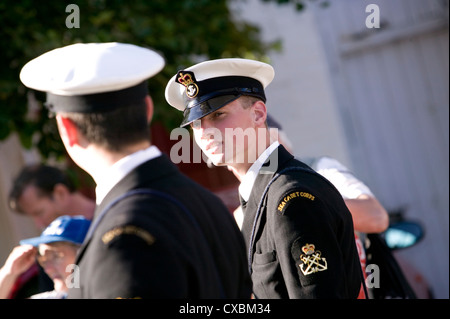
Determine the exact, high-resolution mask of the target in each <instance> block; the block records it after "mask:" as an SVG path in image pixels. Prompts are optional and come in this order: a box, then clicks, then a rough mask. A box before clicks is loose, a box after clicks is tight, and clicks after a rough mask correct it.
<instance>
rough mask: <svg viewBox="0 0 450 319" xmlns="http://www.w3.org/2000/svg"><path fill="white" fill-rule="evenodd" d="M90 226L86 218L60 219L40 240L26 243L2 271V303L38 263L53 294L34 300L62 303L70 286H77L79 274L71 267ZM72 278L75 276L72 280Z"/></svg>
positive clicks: (17, 250)
mask: <svg viewBox="0 0 450 319" xmlns="http://www.w3.org/2000/svg"><path fill="white" fill-rule="evenodd" d="M90 224H91V222H90V221H89V220H88V219H86V218H84V217H83V216H60V217H58V218H57V219H55V220H54V221H53V222H52V223H51V224H50V225H49V226H48V227H47V228H46V229H45V230H44V231H43V232H42V234H41V236H39V237H34V238H29V239H24V240H21V241H20V246H17V247H15V248H14V249H13V250H12V252H11V254H10V255H9V257H8V259H7V260H6V262H5V264H4V265H3V267H2V268H1V269H0V299H6V298H9V297H10V295H11V290H12V288H13V286H14V283H15V281H16V280H17V278H18V277H19V276H20V275H21V274H22V273H24V272H25V271H26V270H27V269H28V268H29V267H31V266H32V265H33V264H34V262H35V261H36V260H37V261H38V262H39V264H40V265H41V266H42V267H43V269H44V271H45V272H46V273H47V275H48V276H49V277H50V278H51V280H52V281H53V285H54V286H53V290H51V291H46V292H41V293H38V294H35V295H32V296H30V297H29V298H31V299H63V298H66V297H67V291H68V288H69V287H68V283H69V284H73V285H76V284H77V280H78V278H77V277H76V276H78V275H79V274H78V272H77V271H75V272H74V273H72V270H74V268H73V267H72V266H73V264H74V262H75V257H76V254H77V251H78V249H79V247H80V245H81V244H82V243H83V240H84V238H85V236H86V233H87V231H88V229H89V226H90ZM69 276H73V280H70V279H71V278H70V277H69Z"/></svg>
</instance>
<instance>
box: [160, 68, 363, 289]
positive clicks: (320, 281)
mask: <svg viewBox="0 0 450 319" xmlns="http://www.w3.org/2000/svg"><path fill="white" fill-rule="evenodd" d="M273 77H274V70H273V68H272V67H271V66H270V65H268V64H265V63H261V62H258V61H253V60H246V59H219V60H212V61H206V62H202V63H199V64H196V65H194V66H191V67H189V68H186V69H185V70H182V71H179V72H178V73H177V74H176V75H175V76H173V78H172V79H171V80H170V81H169V83H168V84H167V87H166V100H167V101H168V103H169V104H170V105H172V106H173V107H175V108H177V109H178V110H180V111H183V112H184V119H183V121H182V124H181V126H187V125H191V127H192V130H193V134H194V138H195V141H196V142H197V144H198V145H199V146H200V148H201V149H202V151H203V152H204V153H205V154H206V155H207V156H208V158H209V159H210V160H211V161H212V162H213V163H214V164H215V165H227V166H228V167H229V168H230V169H231V170H233V172H234V173H235V174H236V175H238V176H239V177H240V178H239V179H240V181H241V184H240V186H239V194H240V197H241V202H242V204H243V212H244V220H243V225H242V232H243V235H244V239H245V241H246V245H247V253H248V259H249V260H248V262H249V271H250V272H251V276H252V281H253V293H254V296H255V297H256V298H357V297H358V294H359V292H360V289H361V286H362V280H363V279H362V271H361V266H360V264H359V259H358V253H357V249H356V246H355V240H354V231H353V223H352V218H351V215H350V212H349V211H348V209H347V207H346V206H345V203H344V201H343V199H342V197H341V195H340V194H339V193H338V191H337V190H336V189H335V188H334V187H333V186H332V185H331V184H330V182H328V180H326V179H324V178H323V177H321V176H320V175H319V174H317V173H316V172H314V171H313V170H311V169H310V168H309V167H308V166H307V165H305V164H304V163H302V162H300V161H298V160H295V159H294V157H293V156H292V155H291V154H290V153H288V152H287V151H286V149H285V148H284V147H283V146H282V145H280V144H279V143H278V142H277V141H270V136H269V131H268V129H267V124H266V117H267V110H266V105H265V101H266V98H265V93H264V89H265V87H266V86H267V85H268V84H269V83H270V82H271V81H272V79H273Z"/></svg>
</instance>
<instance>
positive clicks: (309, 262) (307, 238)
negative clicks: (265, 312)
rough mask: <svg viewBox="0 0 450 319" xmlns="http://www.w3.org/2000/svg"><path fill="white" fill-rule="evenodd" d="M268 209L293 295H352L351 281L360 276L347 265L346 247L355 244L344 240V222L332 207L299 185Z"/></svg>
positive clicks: (273, 232) (282, 269) (322, 296)
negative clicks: (350, 289)
mask: <svg viewBox="0 0 450 319" xmlns="http://www.w3.org/2000/svg"><path fill="white" fill-rule="evenodd" d="M267 208H268V209H269V210H270V211H269V212H268V219H272V220H268V224H269V225H271V228H270V230H271V232H272V234H271V236H272V238H273V240H274V244H275V248H276V253H277V258H278V261H279V263H280V267H281V272H282V276H283V279H284V282H285V283H286V288H287V291H288V295H289V298H352V296H350V295H349V290H348V281H349V280H355V278H356V280H358V277H359V275H357V276H356V277H355V276H354V273H352V272H353V269H346V268H345V262H344V255H343V249H342V248H343V247H342V246H343V245H346V244H354V243H348V242H345V241H342V238H341V232H342V231H343V227H342V223H343V221H342V220H339V218H337V217H336V214H332V213H331V211H330V207H327V205H326V204H325V203H324V202H323V201H322V200H321V198H318V196H317V195H316V194H314V193H313V192H311V191H309V190H306V189H302V188H296V189H290V190H289V191H287V192H285V193H283V194H282V196H281V197H280V196H278V197H277V201H276V202H272V205H269V206H268V207H267ZM350 222H351V221H350ZM347 237H348V236H347ZM349 277H351V278H349Z"/></svg>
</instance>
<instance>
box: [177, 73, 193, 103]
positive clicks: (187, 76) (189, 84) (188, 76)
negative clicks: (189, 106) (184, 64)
mask: <svg viewBox="0 0 450 319" xmlns="http://www.w3.org/2000/svg"><path fill="white" fill-rule="evenodd" d="M175 81H176V82H177V83H180V84H182V85H184V86H185V87H186V95H187V97H188V98H190V99H193V98H194V97H196V96H197V94H198V86H197V84H196V83H195V82H196V80H195V76H194V73H193V72H190V71H180V72H178V74H177V76H176V78H175Z"/></svg>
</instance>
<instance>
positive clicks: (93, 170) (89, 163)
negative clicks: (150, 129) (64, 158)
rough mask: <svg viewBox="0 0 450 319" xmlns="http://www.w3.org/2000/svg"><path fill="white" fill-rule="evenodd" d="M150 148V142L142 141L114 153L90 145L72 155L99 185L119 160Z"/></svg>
mask: <svg viewBox="0 0 450 319" xmlns="http://www.w3.org/2000/svg"><path fill="white" fill-rule="evenodd" d="M150 146H151V144H150V142H149V141H142V142H139V143H135V144H133V145H129V146H128V147H126V148H123V149H121V150H120V151H118V152H112V151H109V150H106V149H104V148H101V147H99V146H97V145H94V144H90V145H89V146H88V147H86V148H84V149H82V150H80V151H79V152H77V154H71V157H72V159H74V161H75V162H76V164H77V165H78V166H80V167H81V168H82V169H84V170H85V171H86V172H87V173H88V174H89V175H91V176H92V178H93V179H94V181H95V182H96V183H98V181H99V180H101V179H102V177H104V172H105V171H107V170H108V169H109V168H110V167H111V166H112V165H114V164H115V163H117V162H118V161H119V160H121V159H122V158H124V157H126V156H128V155H131V154H133V153H135V152H138V151H141V150H144V149H146V148H148V147H150Z"/></svg>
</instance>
